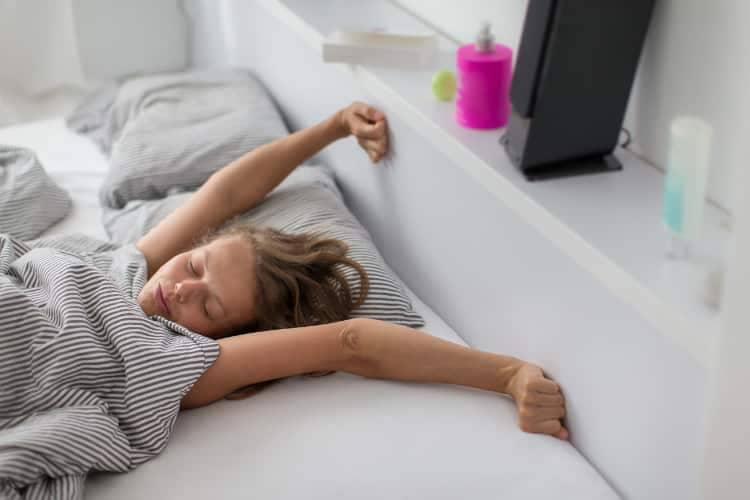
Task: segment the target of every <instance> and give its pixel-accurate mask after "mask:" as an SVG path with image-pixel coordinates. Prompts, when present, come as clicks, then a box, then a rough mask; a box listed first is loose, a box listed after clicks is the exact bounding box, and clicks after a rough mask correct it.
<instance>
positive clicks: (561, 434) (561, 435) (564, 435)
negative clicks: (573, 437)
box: [553, 426, 570, 441]
mask: <svg viewBox="0 0 750 500" xmlns="http://www.w3.org/2000/svg"><path fill="white" fill-rule="evenodd" d="M553 436H555V437H556V438H557V439H562V440H563V441H567V440H568V439H569V438H570V432H568V429H566V428H565V427H564V426H561V427H560V430H559V431H557V433H555V434H553Z"/></svg>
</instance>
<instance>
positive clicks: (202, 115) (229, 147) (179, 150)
mask: <svg viewBox="0 0 750 500" xmlns="http://www.w3.org/2000/svg"><path fill="white" fill-rule="evenodd" d="M67 123H68V126H69V127H70V128H72V129H73V130H75V131H76V132H79V133H81V134H84V135H86V136H88V137H90V138H91V139H92V140H93V141H94V142H95V143H96V144H97V145H99V147H100V148H101V149H102V150H103V151H104V152H105V153H108V154H109V155H110V158H109V162H110V166H109V170H108V173H107V177H106V178H105V180H104V182H103V184H102V189H101V191H100V199H101V202H102V204H103V205H104V206H108V207H112V208H122V207H124V206H125V205H126V204H127V203H128V202H129V201H132V200H138V199H141V200H147V199H156V198H162V197H164V196H166V195H167V192H168V191H169V190H170V189H172V188H174V187H175V186H176V185H179V186H180V187H182V188H185V189H195V188H197V187H198V186H200V185H201V184H202V183H203V182H205V181H206V179H208V177H209V176H210V175H211V174H212V173H214V172H215V171H216V170H219V169H220V168H221V167H223V166H225V165H227V164H228V163H230V162H231V161H233V160H235V159H237V158H239V157H240V156H242V154H244V153H246V152H247V151H251V150H253V149H255V148H257V147H258V146H261V145H263V144H266V143H269V142H271V141H273V140H275V139H278V138H280V137H283V136H286V135H287V134H288V133H289V131H288V129H287V128H286V125H285V124H284V121H283V119H282V117H281V115H280V113H279V112H278V110H277V109H276V106H275V104H274V102H273V100H272V98H271V96H270V95H269V93H268V92H267V91H266V89H265V88H264V87H263V85H262V84H261V83H260V81H258V80H257V79H256V78H255V77H253V76H252V75H250V74H249V73H248V72H247V71H244V70H227V69H220V70H202V71H195V72H187V73H174V74H161V75H152V76H144V77H138V78H131V79H129V80H127V81H125V82H124V83H122V84H121V85H119V87H117V86H109V87H105V88H103V89H101V90H100V91H99V92H97V93H95V94H93V95H92V96H90V97H89V98H88V99H87V100H86V101H85V102H84V103H83V104H81V105H80V106H79V107H78V108H77V109H76V110H75V111H74V112H73V113H72V114H71V115H70V116H69V117H68V118H67Z"/></svg>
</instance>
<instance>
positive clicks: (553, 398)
mask: <svg viewBox="0 0 750 500" xmlns="http://www.w3.org/2000/svg"><path fill="white" fill-rule="evenodd" d="M524 402H525V403H526V404H528V405H531V406H539V407H548V406H565V399H564V398H563V397H562V394H544V393H538V392H533V393H531V394H529V396H528V397H527V398H526V399H525V401H524Z"/></svg>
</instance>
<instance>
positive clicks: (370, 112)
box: [353, 102, 385, 122]
mask: <svg viewBox="0 0 750 500" xmlns="http://www.w3.org/2000/svg"><path fill="white" fill-rule="evenodd" d="M353 110H354V114H356V115H359V116H361V117H362V118H364V119H365V120H366V121H370V122H376V121H380V120H383V119H384V118H385V115H384V114H383V113H382V112H381V111H379V110H377V109H375V108H373V107H372V106H370V105H368V104H365V103H363V102H356V103H354V107H353Z"/></svg>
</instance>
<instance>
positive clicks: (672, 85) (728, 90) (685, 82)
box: [396, 0, 750, 208]
mask: <svg viewBox="0 0 750 500" xmlns="http://www.w3.org/2000/svg"><path fill="white" fill-rule="evenodd" d="M396 2H397V3H399V4H400V5H402V6H403V7H405V8H406V9H408V10H410V11H412V12H414V13H415V14H417V15H419V16H420V17H422V18H423V19H425V20H427V21H428V22H430V23H432V24H433V25H435V26H436V27H437V28H439V29H441V30H442V31H444V32H445V33H446V34H448V35H449V36H451V37H452V38H455V39H457V40H459V41H461V42H469V41H471V40H473V38H474V34H475V32H476V30H477V28H478V26H479V24H480V22H481V21H483V20H488V21H490V22H492V24H493V30H494V32H495V37H496V39H497V41H498V42H500V43H503V44H506V45H509V46H511V47H513V48H514V49H517V48H518V42H519V40H520V36H521V31H522V28H523V19H524V14H525V12H526V6H527V4H528V0H461V1H460V2H459V1H455V0H454V1H452V2H436V1H434V0H396ZM741 10H744V7H743V6H742V1H741V0H715V1H712V2H707V1H705V0H658V1H657V2H656V8H655V11H654V17H653V19H652V23H651V27H650V31H649V36H648V39H647V42H646V47H645V49H644V53H643V57H642V59H641V64H640V67H639V71H638V78H637V80H636V83H635V86H634V91H633V94H632V96H631V101H630V105H629V108H628V111H627V115H626V119H625V126H627V127H628V128H629V129H630V130H631V131H632V132H633V137H634V141H635V143H634V146H633V147H634V149H635V150H636V151H639V152H641V153H642V154H643V155H644V156H645V157H646V158H647V159H649V160H650V161H651V162H652V163H654V164H656V165H657V166H659V167H661V168H663V167H664V166H666V158H667V141H668V130H669V123H670V121H671V120H672V118H674V117H675V116H677V115H680V114H693V115H697V116H700V117H702V118H704V119H706V120H708V121H709V122H710V123H711V124H712V125H713V127H714V144H713V155H712V172H711V178H710V182H709V196H710V197H711V198H712V199H713V200H714V201H716V202H718V203H719V204H720V205H722V206H724V207H725V208H731V204H732V203H731V198H732V196H733V193H732V189H731V186H732V175H733V172H734V170H735V169H736V168H737V165H740V164H742V163H744V158H745V156H744V151H743V149H744V141H745V139H744V138H742V137H740V136H739V130H740V127H739V126H738V125H739V124H740V123H742V121H743V120H745V119H746V116H745V115H744V114H743V110H744V106H738V105H737V104H738V102H744V101H745V100H746V96H745V93H746V90H745V89H746V88H750V82H748V81H738V80H737V79H734V78H733V76H734V74H735V71H733V70H734V67H735V65H737V64H745V63H746V60H747V54H748V43H747V40H748V36H747V34H746V27H745V26H744V25H743V24H742V22H741V20H743V16H742V15H741V13H740V11H741Z"/></svg>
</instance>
